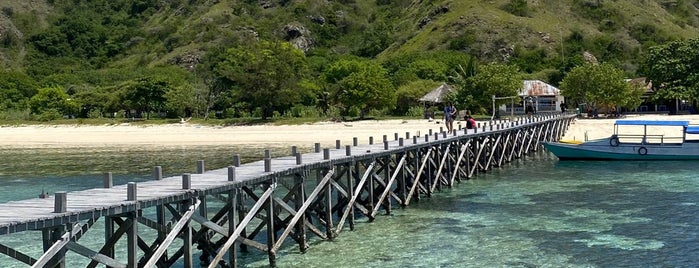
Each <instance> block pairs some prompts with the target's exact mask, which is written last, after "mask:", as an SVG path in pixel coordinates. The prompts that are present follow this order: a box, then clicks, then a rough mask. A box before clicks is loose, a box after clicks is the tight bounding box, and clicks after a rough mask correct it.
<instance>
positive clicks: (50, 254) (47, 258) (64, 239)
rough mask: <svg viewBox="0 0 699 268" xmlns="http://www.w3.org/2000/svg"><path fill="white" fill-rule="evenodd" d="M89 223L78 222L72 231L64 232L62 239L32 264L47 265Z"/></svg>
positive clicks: (34, 265) (34, 267)
mask: <svg viewBox="0 0 699 268" xmlns="http://www.w3.org/2000/svg"><path fill="white" fill-rule="evenodd" d="M87 224H88V223H85V224H82V223H76V224H74V225H73V229H72V230H71V231H70V232H67V233H65V234H63V235H62V236H61V237H60V239H59V240H58V241H56V242H54V243H53V245H52V246H51V247H50V248H49V249H48V250H46V252H44V254H43V255H41V257H40V258H39V259H37V260H36V262H35V263H34V264H33V265H32V268H38V267H42V268H43V267H45V266H46V264H48V262H49V261H50V260H51V259H52V258H53V257H54V256H56V254H58V253H60V252H62V251H63V250H64V248H65V246H66V245H67V244H68V242H70V241H71V239H74V234H81V233H82V229H83V225H87Z"/></svg>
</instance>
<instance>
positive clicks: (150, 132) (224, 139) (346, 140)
mask: <svg viewBox="0 0 699 268" xmlns="http://www.w3.org/2000/svg"><path fill="white" fill-rule="evenodd" d="M626 119H649V120H689V121H690V123H694V124H699V115H682V116H669V115H643V116H635V115H629V116H627V117H626ZM614 121H615V119H576V120H575V121H574V122H573V123H572V124H571V125H570V127H569V129H568V130H567V131H566V135H565V136H564V137H563V139H564V140H578V141H583V140H584V139H585V137H586V136H587V138H588V139H596V138H603V137H607V136H609V135H611V134H612V132H613V124H614ZM458 124H461V125H462V126H465V123H464V122H463V121H461V122H458V121H457V122H455V124H454V126H455V128H458ZM440 127H444V124H442V123H440V122H437V121H431V122H430V121H428V120H422V119H415V120H382V121H376V120H367V121H357V122H339V123H338V122H321V123H314V124H303V125H280V126H278V125H255V126H228V127H216V126H202V125H196V124H189V123H185V124H169V125H148V126H141V125H139V126H134V125H129V124H120V125H103V126H85V125H75V126H70V125H59V126H43V125H41V126H39V125H28V126H3V127H0V147H3V148H51V147H54V148H72V147H103V146H109V147H112V146H124V145H128V146H159V147H168V146H181V145H188V146H196V145H279V146H287V145H288V146H294V145H295V146H303V147H311V146H312V145H313V144H314V143H316V142H320V143H321V144H322V146H325V147H329V146H334V145H335V141H336V140H340V141H341V143H342V144H343V145H346V144H351V143H352V140H353V138H354V137H357V138H358V141H359V143H360V144H366V143H368V141H369V137H373V138H374V140H375V141H380V140H381V139H382V138H383V135H387V136H388V137H389V139H393V137H394V135H395V133H398V135H399V136H400V137H405V133H406V132H410V135H411V136H412V135H416V134H418V133H419V134H421V135H424V134H425V133H428V132H429V130H430V129H432V130H433V131H439V130H440ZM658 131H659V130H657V129H655V128H649V132H651V133H657V132H658Z"/></svg>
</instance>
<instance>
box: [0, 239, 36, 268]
mask: <svg viewBox="0 0 699 268" xmlns="http://www.w3.org/2000/svg"><path fill="white" fill-rule="evenodd" d="M0 253H2V254H5V255H7V256H9V257H12V258H13V259H15V260H18V261H21V262H23V263H25V264H27V265H32V264H34V263H36V259H34V258H33V257H30V256H29V255H26V254H24V253H22V252H19V251H17V250H15V249H13V248H11V247H8V246H5V245H3V244H0Z"/></svg>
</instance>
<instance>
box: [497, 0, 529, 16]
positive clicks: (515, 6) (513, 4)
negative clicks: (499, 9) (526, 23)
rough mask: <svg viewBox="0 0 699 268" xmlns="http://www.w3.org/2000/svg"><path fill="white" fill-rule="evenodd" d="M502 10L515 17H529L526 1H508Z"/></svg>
mask: <svg viewBox="0 0 699 268" xmlns="http://www.w3.org/2000/svg"><path fill="white" fill-rule="evenodd" d="M503 9H504V10H505V11H507V12H509V13H510V14H512V15H515V16H520V17H526V16H528V15H529V7H528V6H527V0H510V2H509V3H507V4H505V6H504V7H503Z"/></svg>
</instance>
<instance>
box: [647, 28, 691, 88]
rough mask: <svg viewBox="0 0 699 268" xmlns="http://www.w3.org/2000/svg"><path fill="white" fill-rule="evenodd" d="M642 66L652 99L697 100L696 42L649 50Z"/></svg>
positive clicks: (680, 42)
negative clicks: (651, 92)
mask: <svg viewBox="0 0 699 268" xmlns="http://www.w3.org/2000/svg"><path fill="white" fill-rule="evenodd" d="M645 64H646V66H645V68H646V73H647V78H648V79H649V80H650V81H651V82H652V83H653V90H654V91H655V98H657V99H667V100H672V99H682V100H697V99H699V39H692V40H689V41H675V42H671V43H669V44H667V45H663V46H656V47H652V48H651V49H650V51H649V53H648V58H647V60H646V63H645Z"/></svg>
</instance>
